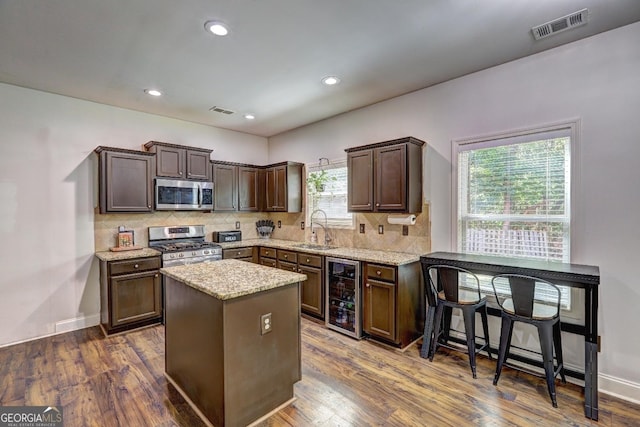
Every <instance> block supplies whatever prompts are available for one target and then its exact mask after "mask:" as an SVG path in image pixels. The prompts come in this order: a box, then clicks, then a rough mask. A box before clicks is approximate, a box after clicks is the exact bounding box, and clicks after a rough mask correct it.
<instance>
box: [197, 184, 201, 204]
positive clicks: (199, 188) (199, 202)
mask: <svg viewBox="0 0 640 427" xmlns="http://www.w3.org/2000/svg"><path fill="white" fill-rule="evenodd" d="M198 207H199V208H201V207H202V187H201V186H200V184H198Z"/></svg>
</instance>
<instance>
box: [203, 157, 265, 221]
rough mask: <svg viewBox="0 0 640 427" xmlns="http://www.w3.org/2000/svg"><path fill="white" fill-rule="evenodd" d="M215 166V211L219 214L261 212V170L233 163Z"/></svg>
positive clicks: (217, 163) (216, 163) (214, 163)
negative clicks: (226, 212)
mask: <svg viewBox="0 0 640 427" xmlns="http://www.w3.org/2000/svg"><path fill="white" fill-rule="evenodd" d="M211 163H212V165H213V185H214V192H213V210H214V211H217V212H225V211H240V212H257V211H259V210H260V193H261V192H260V183H261V181H260V168H258V167H254V166H251V165H244V164H236V163H231V162H218V161H213V162H211Z"/></svg>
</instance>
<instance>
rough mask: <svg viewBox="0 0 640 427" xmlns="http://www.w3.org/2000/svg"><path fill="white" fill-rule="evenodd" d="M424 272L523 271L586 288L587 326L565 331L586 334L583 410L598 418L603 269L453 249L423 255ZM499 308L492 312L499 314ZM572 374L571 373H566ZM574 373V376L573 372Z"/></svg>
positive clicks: (565, 326)
mask: <svg viewBox="0 0 640 427" xmlns="http://www.w3.org/2000/svg"><path fill="white" fill-rule="evenodd" d="M420 262H421V263H422V266H423V271H426V268H429V267H430V266H432V265H451V266H453V267H460V268H464V269H467V270H469V271H471V272H473V273H476V274H485V275H489V276H495V275H498V274H503V273H514V274H524V275H529V276H536V277H539V278H541V279H546V280H549V281H550V282H553V283H555V284H557V285H563V286H569V287H572V288H581V289H584V291H585V298H584V315H585V324H584V325H582V326H581V325H573V324H568V323H562V324H561V328H562V330H563V331H566V332H570V333H574V334H579V335H582V336H584V352H585V366H584V413H585V416H586V417H587V418H590V419H592V420H596V421H597V420H598V286H599V285H600V269H599V268H598V267H597V266H592V265H581V264H567V263H559V262H550V261H536V260H528V259H518V258H506V257H497V256H489V255H471V254H461V253H454V252H433V253H430V254H426V255H422V256H421V257H420ZM499 313H500V312H499V310H490V311H489V314H494V315H499ZM567 375H571V372H567ZM571 376H575V375H571Z"/></svg>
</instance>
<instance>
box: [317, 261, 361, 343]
mask: <svg viewBox="0 0 640 427" xmlns="http://www.w3.org/2000/svg"><path fill="white" fill-rule="evenodd" d="M326 267H327V268H326V274H327V281H326V283H327V298H326V302H327V309H326V320H325V323H326V325H327V327H328V328H330V329H333V330H336V331H338V332H341V333H343V334H345V335H349V336H352V337H354V338H358V339H360V338H361V337H362V314H361V313H362V303H361V301H362V286H361V284H360V262H359V261H353V260H350V259H339V258H332V257H327V258H326Z"/></svg>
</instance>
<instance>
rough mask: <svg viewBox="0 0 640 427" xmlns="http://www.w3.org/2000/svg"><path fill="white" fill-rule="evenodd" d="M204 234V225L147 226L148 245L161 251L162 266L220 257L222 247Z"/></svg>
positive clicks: (214, 259)
mask: <svg viewBox="0 0 640 427" xmlns="http://www.w3.org/2000/svg"><path fill="white" fill-rule="evenodd" d="M204 236H205V232H204V225H180V226H172V227H149V247H152V248H154V249H157V250H159V251H160V252H162V266H163V267H171V266H174V265H183V264H196V263H199V262H211V261H217V260H220V259H222V247H221V246H220V245H218V244H216V243H213V242H205V241H204Z"/></svg>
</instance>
